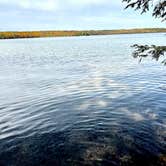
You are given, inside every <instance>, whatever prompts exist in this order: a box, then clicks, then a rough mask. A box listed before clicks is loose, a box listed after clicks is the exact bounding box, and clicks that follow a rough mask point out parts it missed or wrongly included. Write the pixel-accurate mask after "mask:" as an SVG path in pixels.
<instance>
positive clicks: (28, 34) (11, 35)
mask: <svg viewBox="0 0 166 166" xmlns="http://www.w3.org/2000/svg"><path fill="white" fill-rule="evenodd" d="M160 32H166V28H146V29H120V30H89V31H22V32H16V31H13V32H0V39H16V38H39V37H60V36H61V37H63V36H90V35H113V34H136V33H160Z"/></svg>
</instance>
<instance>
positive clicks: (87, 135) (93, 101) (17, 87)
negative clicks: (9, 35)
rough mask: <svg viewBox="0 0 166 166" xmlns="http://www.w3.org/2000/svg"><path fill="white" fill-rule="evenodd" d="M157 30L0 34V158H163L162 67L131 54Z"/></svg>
mask: <svg viewBox="0 0 166 166" xmlns="http://www.w3.org/2000/svg"><path fill="white" fill-rule="evenodd" d="M135 43H138V44H157V45H164V44H165V43H166V39H165V36H164V34H162V33H161V34H136V35H112V36H90V37H68V38H41V39H16V40H1V41H0V94H1V95H0V165H1V166H20V165H25V166H29V165H34V166H39V165H40V166H42V165H43V166H45V165H51V166H54V165H59V166H60V165H95V166H96V165H113V166H114V165H115V166H116V165H117V166H119V165H139V166H140V165H143V164H144V165H146V166H148V165H154V166H157V165H164V164H166V162H165V161H166V68H165V67H164V66H163V65H161V64H160V63H159V62H155V61H151V60H150V59H147V60H144V61H143V62H142V63H141V64H139V63H138V60H136V59H133V58H132V57H131V52H132V49H131V48H130V45H132V44H135Z"/></svg>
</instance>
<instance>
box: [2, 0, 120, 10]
mask: <svg viewBox="0 0 166 166" xmlns="http://www.w3.org/2000/svg"><path fill="white" fill-rule="evenodd" d="M119 2H121V0H118V1H116V2H115V1H114V2H110V1H109V0H35V1H34V0H12V1H11V0H0V4H7V5H15V6H18V7H21V8H24V9H37V10H48V11H55V10H58V9H66V8H78V7H86V6H88V5H102V4H107V3H109V4H110V6H111V5H117V4H120V3H119Z"/></svg>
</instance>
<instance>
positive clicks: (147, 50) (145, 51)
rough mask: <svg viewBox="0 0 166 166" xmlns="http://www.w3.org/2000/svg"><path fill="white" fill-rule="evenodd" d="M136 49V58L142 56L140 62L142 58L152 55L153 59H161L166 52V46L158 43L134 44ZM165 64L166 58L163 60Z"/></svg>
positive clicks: (134, 54)
mask: <svg viewBox="0 0 166 166" xmlns="http://www.w3.org/2000/svg"><path fill="white" fill-rule="evenodd" d="M132 47H133V48H134V49H135V51H134V52H133V53H132V55H133V57H134V58H140V62H141V61H142V58H144V57H149V56H151V57H152V59H155V60H157V61H158V60H159V58H160V57H161V56H164V55H165V53H166V46H156V45H151V46H148V45H138V44H134V45H133V46H132ZM162 63H163V64H164V65H166V59H165V60H163V61H162Z"/></svg>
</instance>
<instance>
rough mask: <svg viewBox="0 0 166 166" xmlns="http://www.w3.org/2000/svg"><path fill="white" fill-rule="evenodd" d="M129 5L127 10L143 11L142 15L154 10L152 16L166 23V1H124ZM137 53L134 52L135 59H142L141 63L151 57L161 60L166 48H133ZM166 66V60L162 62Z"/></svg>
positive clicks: (143, 46) (123, 0)
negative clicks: (143, 59) (145, 58)
mask: <svg viewBox="0 0 166 166" xmlns="http://www.w3.org/2000/svg"><path fill="white" fill-rule="evenodd" d="M122 2H125V3H127V6H126V9H127V8H133V9H135V10H141V14H143V13H146V12H148V11H149V10H150V8H152V16H154V17H155V18H161V19H162V21H166V0H158V2H157V3H155V0H122ZM132 47H133V48H134V49H135V51H134V52H133V54H132V55H133V57H134V58H140V61H141V60H142V58H144V57H149V56H151V57H152V58H153V59H155V60H159V58H160V57H161V56H165V55H166V46H155V45H151V46H148V45H138V44H135V45H133V46H132ZM162 63H163V64H164V65H166V59H165V60H164V61H162Z"/></svg>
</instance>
